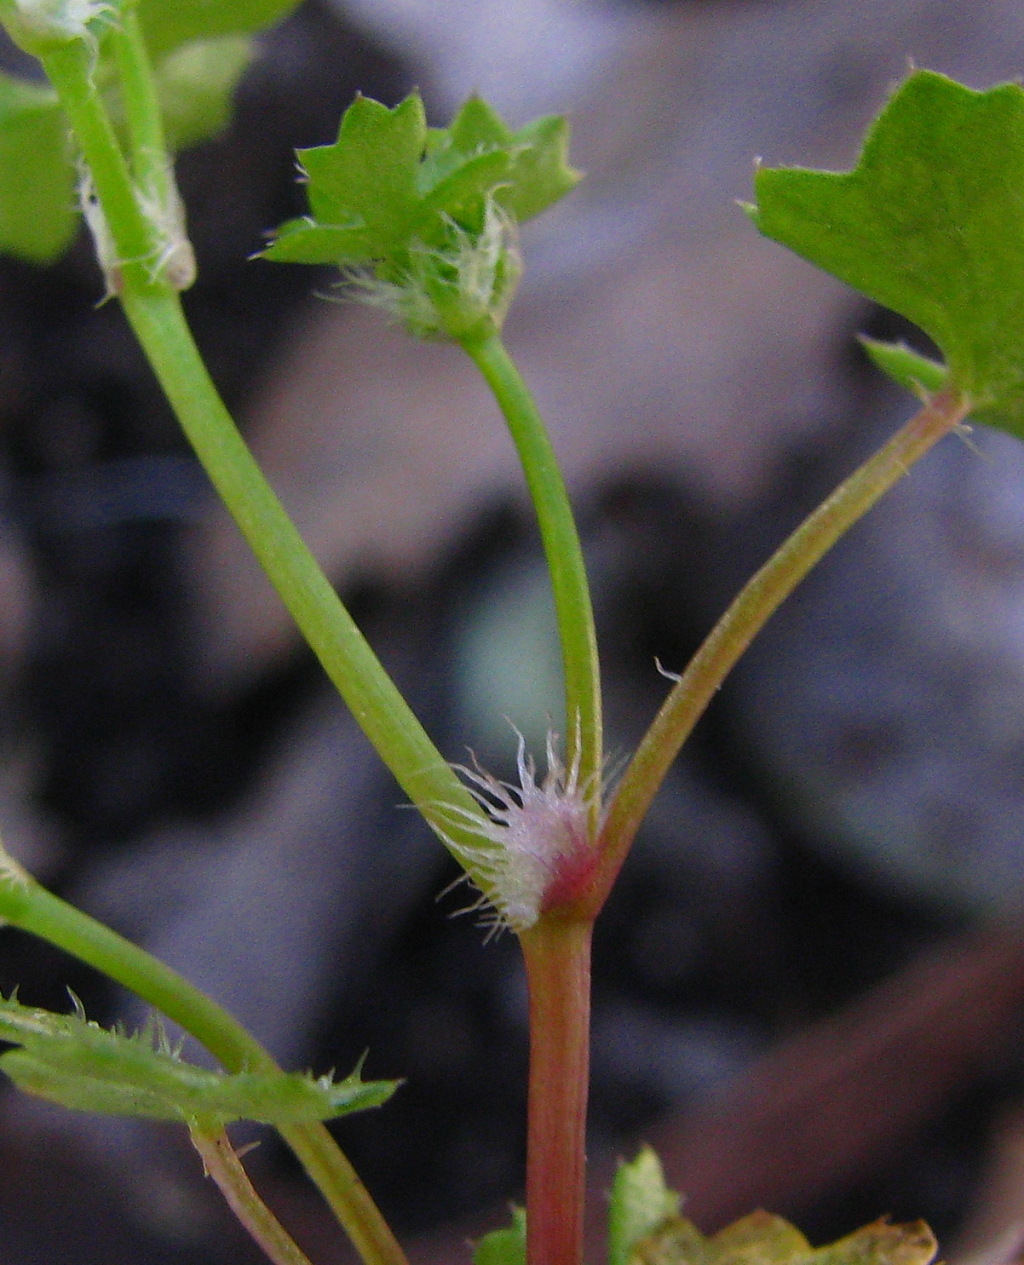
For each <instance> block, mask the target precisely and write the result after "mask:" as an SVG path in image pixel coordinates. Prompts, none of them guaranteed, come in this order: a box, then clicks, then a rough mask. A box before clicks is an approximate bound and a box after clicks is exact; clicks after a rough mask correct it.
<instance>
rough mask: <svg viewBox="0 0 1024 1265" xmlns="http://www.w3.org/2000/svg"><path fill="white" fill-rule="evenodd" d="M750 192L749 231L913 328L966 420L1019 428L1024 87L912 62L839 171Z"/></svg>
mask: <svg viewBox="0 0 1024 1265" xmlns="http://www.w3.org/2000/svg"><path fill="white" fill-rule="evenodd" d="M755 189H756V199H757V201H756V205H754V206H752V207H750V208H748V209H749V213H750V215H751V218H752V219H753V220H754V222H755V223H756V225H757V227H758V228H759V229H760V230H761V232H762V233H764V234H765V235H766V236H768V237H771V238H774V239H775V240H776V241H779V242H781V243H782V244H783V245H785V246H788V247H790V248H791V249H792V250H794V251H796V252H797V253H798V254H800V255H803V256H804V257H805V258H807V259H809V260H810V261H811V262H812V263H815V264H817V265H818V266H819V267H821V268H823V269H824V270H825V271H827V272H830V273H832V274H833V275H834V276H837V277H839V278H840V279H841V280H843V281H845V282H847V283H848V284H849V285H851V286H853V287H854V288H855V289H857V290H860V291H861V292H862V293H863V294H865V295H867V296H868V297H869V298H871V299H874V300H875V301H876V302H878V303H881V304H883V305H884V306H886V307H889V308H892V309H893V310H894V311H896V312H899V313H901V314H902V315H904V316H906V317H907V318H908V319H909V320H911V321H913V322H914V323H915V324H917V325H919V326H920V327H921V329H923V330H924V331H925V332H926V333H927V334H928V335H929V336H930V337H931V339H932V340H933V341H934V342H935V343H936V345H937V346H938V347H939V349H940V350H941V352H942V354H943V356H944V358H945V360H946V363H947V364H948V366H949V383H950V385H951V386H953V387H954V388H956V389H957V390H959V391H960V392H962V393H964V394H965V395H966V396H967V397H968V398H969V399H970V401H971V402H972V412H973V414H974V416H975V417H976V418H977V419H978V420H979V421H985V422H989V423H991V424H993V425H996V426H1000V427H1003V428H1004V429H1006V430H1009V431H1011V432H1012V433H1014V434H1017V435H1018V436H1024V354H1022V348H1024V198H1022V197H1021V189H1024V88H1022V87H1021V86H1020V85H1019V84H1015V83H1010V84H1003V85H1001V86H999V87H995V88H992V89H991V90H989V91H987V92H975V91H973V90H971V89H969V88H965V87H963V86H962V85H961V84H958V83H955V82H954V81H952V80H950V79H947V78H945V77H944V76H943V75H939V74H935V73H934V72H931V71H915V72H914V73H912V74H911V75H910V76H909V77H908V78H907V79H906V80H905V81H904V83H903V84H902V85H901V86H900V87H899V88H898V89H897V90H896V92H895V93H894V94H893V96H892V97H891V98H890V100H889V102H888V104H887V105H886V106H885V108H884V109H883V111H882V112H881V114H880V115H879V117H878V119H877V120H876V121H875V123H874V124H873V125H872V127H871V128H870V130H869V132H868V134H867V137H866V139H865V142H864V146H863V150H862V153H861V156H860V159H859V161H858V163H857V165H856V167H855V168H854V169H853V170H852V171H850V172H844V173H836V172H825V171H808V170H803V169H799V168H777V169H772V168H761V169H760V170H759V171H758V172H757V174H756V177H755ZM893 363H895V362H893V361H892V360H891V358H890V364H889V366H888V367H892V364H893Z"/></svg>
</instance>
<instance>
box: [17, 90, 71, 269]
mask: <svg viewBox="0 0 1024 1265" xmlns="http://www.w3.org/2000/svg"><path fill="white" fill-rule="evenodd" d="M77 223H78V208H77V205H76V202H75V171H74V167H73V166H72V164H71V162H70V156H69V153H68V140H67V124H66V123H65V120H64V114H63V111H62V110H61V108H60V105H59V104H58V102H57V96H56V94H55V93H54V92H53V91H52V89H50V88H48V87H44V86H42V85H40V84H34V83H27V82H25V81H24V80H21V79H16V78H14V77H12V76H11V75H6V74H3V73H2V72H0V251H2V252H4V253H5V254H12V255H18V256H20V257H21V258H22V259H28V260H31V261H32V262H34V263H51V262H52V261H53V260H54V259H56V258H57V257H58V256H59V255H60V254H61V253H62V252H63V251H64V250H65V249H66V248H67V247H68V245H69V244H70V242H71V240H72V238H73V237H74V235H75V230H76V228H77Z"/></svg>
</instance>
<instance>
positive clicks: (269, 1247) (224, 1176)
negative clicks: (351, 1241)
mask: <svg viewBox="0 0 1024 1265" xmlns="http://www.w3.org/2000/svg"><path fill="white" fill-rule="evenodd" d="M189 1134H190V1136H191V1138H192V1145H193V1146H194V1147H195V1148H196V1150H197V1151H198V1152H199V1154H200V1155H201V1156H202V1157H203V1168H204V1169H205V1170H206V1175H207V1177H210V1178H212V1179H213V1181H214V1182H216V1184H217V1187H218V1188H219V1190H220V1192H221V1194H222V1195H223V1196H224V1199H225V1200H226V1201H227V1205H228V1207H229V1208H230V1209H231V1211H232V1212H233V1213H234V1214H235V1216H236V1217H237V1218H238V1219H239V1221H241V1223H242V1225H244V1226H245V1228H246V1229H247V1230H248V1231H249V1233H250V1234H251V1235H252V1237H253V1238H254V1239H255V1240H256V1242H257V1243H258V1244H259V1246H260V1247H261V1248H262V1249H263V1251H264V1252H265V1253H266V1254H267V1256H268V1257H269V1258H270V1259H271V1261H273V1263H274V1265H310V1260H309V1257H308V1256H307V1255H306V1254H305V1252H303V1251H302V1249H301V1248H300V1247H299V1245H298V1244H297V1243H296V1242H295V1240H294V1239H293V1238H292V1237H291V1235H290V1234H289V1233H288V1231H287V1230H286V1229H285V1228H284V1226H283V1225H282V1224H281V1223H280V1221H278V1219H277V1217H275V1216H274V1214H273V1213H272V1212H271V1211H270V1209H269V1208H268V1207H267V1205H266V1204H265V1203H264V1202H263V1200H262V1199H261V1198H260V1196H259V1194H258V1193H257V1191H256V1188H255V1187H254V1186H253V1184H252V1182H251V1181H250V1180H249V1175H248V1173H246V1171H245V1169H244V1168H243V1167H242V1161H241V1160H240V1159H239V1158H238V1155H237V1153H236V1151H235V1149H234V1147H233V1146H232V1145H231V1143H230V1142H229V1141H228V1135H227V1134H226V1133H225V1132H224V1130H223V1129H210V1130H207V1129H204V1128H202V1127H201V1126H199V1125H198V1124H197V1125H190V1126H189Z"/></svg>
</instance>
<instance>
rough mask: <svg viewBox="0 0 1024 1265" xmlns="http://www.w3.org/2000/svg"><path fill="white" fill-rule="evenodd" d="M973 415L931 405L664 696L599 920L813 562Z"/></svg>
mask: <svg viewBox="0 0 1024 1265" xmlns="http://www.w3.org/2000/svg"><path fill="white" fill-rule="evenodd" d="M969 411H970V405H969V401H967V400H965V399H964V398H963V397H961V396H960V395H958V394H953V393H946V392H944V393H942V394H940V395H937V396H935V397H934V398H933V399H931V400H929V401H928V403H927V404H925V405H924V407H923V408H921V409H920V410H919V411H918V412H917V413H915V414H914V416H913V417H912V418H911V419H910V421H909V422H907V423H906V425H904V426H903V427H902V428H901V429H900V430H899V431H897V433H896V434H895V435H894V436H893V438H892V439H890V440H889V442H888V443H886V444H884V445H883V446H882V447H881V448H880V449H879V450H878V451H877V452H876V453H875V454H874V455H873V456H872V457H870V458H868V460H867V461H866V462H865V463H864V464H863V465H862V466H860V468H859V469H857V470H856V471H854V473H853V474H852V475H850V477H849V478H848V479H846V480H845V482H843V483H841V484H840V485H839V487H838V488H836V490H835V491H834V492H833V493H832V495H831V496H829V497H828V499H827V500H825V501H824V502H822V504H821V505H819V506H818V508H817V509H816V510H814V511H813V513H811V514H810V516H809V517H808V518H806V519H805V520H804V522H803V523H802V524H801V525H800V526H799V527H798V528H797V529H796V531H795V532H793V534H792V535H791V536H790V537H789V538H788V540H786V541H785V543H784V544H783V545H782V546H781V547H780V548H779V549H778V550H777V551H776V552H775V553H774V554H773V555H772V557H771V558H770V559H769V560H768V561H767V562H766V563H765V564H764V566H763V567H762V568H761V569H760V570H759V571H758V572H757V573H756V574H755V575H754V576H753V578H752V579H750V580H749V581H748V582H747V583H746V585H745V586H744V587H743V588H742V589H741V590H740V593H739V595H738V596H737V597H736V598H735V599H734V601H733V603H732V605H731V606H730V607H729V608H728V610H727V611H726V612H725V614H724V615H723V616H722V617H721V619H720V620H719V621H718V623H717V624H716V625H715V626H714V628H713V629H712V630H711V632H710V633H709V634H708V636H707V638H706V639H705V641H704V643H703V645H702V646H701V647H700V649H699V650H698V651H697V653H696V655H694V657H693V659H692V660H691V661H690V663H689V665H688V667H687V668H686V671H685V672H684V673H683V675H682V676H681V677H680V679H679V681H678V683H677V684H676V685H675V686H674V688H673V689H672V691H671V693H670V694H669V696H668V698H666V700H665V702H664V704H663V705H662V708H661V710H660V711H659V712H658V714H657V716H656V717H655V719H654V723H653V724H652V725H651V727H650V729H649V730H648V731H647V733H646V735H645V736H644V739H643V741H642V742H641V744H640V746H639V748H638V749H637V751H636V754H635V755H634V756H633V759H632V760H631V761H630V763H629V766H628V768H627V769H626V771H625V773H624V774H623V777H622V780H621V781H620V782H619V785H618V787H617V789H616V792H615V795H614V796H613V798H612V800H611V803H610V804H609V807H608V812H607V815H606V817H605V821H604V825H603V828H602V831H601V848H600V850H601V860H600V866H599V872H598V877H597V879H596V881H595V884H594V886H593V888H592V890H591V891H590V892H589V893H588V895H587V897H586V899H585V901H584V902H583V908H584V909H585V910H586V911H588V912H590V914H591V915H592V916H596V914H597V911H598V910H599V909H600V908H601V906H602V905H603V903H604V901H605V899H606V898H607V895H608V892H609V891H610V890H611V887H612V884H613V883H614V881H615V878H616V875H617V874H618V871H619V869H620V868H621V866H622V862H623V861H624V860H625V857H626V854H627V853H628V851H629V849H630V846H631V845H632V842H633V838H634V836H635V835H636V832H637V829H638V828H639V826H640V823H641V822H642V821H643V819H644V817H645V816H646V814H647V810H648V808H649V807H650V804H651V801H652V800H653V798H654V796H655V794H656V793H657V790H658V788H659V787H660V786H661V783H662V781H663V779H664V777H665V774H666V773H667V772H668V770H669V767H670V766H671V764H672V762H673V760H675V758H676V756H677V755H678V754H679V749H680V747H681V746H682V745H683V743H684V742H685V740H686V739H687V738H688V737H689V735H690V733H691V731H692V729H693V727H694V725H695V724H696V723H697V721H698V720H699V719H700V717H701V716H702V715H703V713H704V709H705V708H706V707H707V705H708V703H709V702H710V701H711V699H712V698H713V697H714V694H715V691H716V690H717V689H718V688H719V686H720V685H721V684H722V682H723V680H724V679H725V677H726V675H727V674H728V673H729V671H730V669H731V668H732V666H733V665H734V664H735V663H736V661H737V659H739V657H740V656H741V655H742V654H743V652H744V651H745V650H746V648H747V646H749V645H750V643H751V641H752V640H753V639H754V637H755V636H756V635H757V633H758V632H759V631H760V630H761V629H762V628H763V627H764V625H765V624H766V623H767V621H768V619H769V618H770V617H771V615H772V614H773V613H774V612H775V611H776V610H777V609H778V607H779V605H780V604H781V603H782V601H783V600H784V599H785V598H786V597H787V596H788V595H789V594H790V593H791V592H792V591H793V589H794V588H796V586H797V584H799V582H800V581H801V580H802V579H803V578H804V576H805V575H806V574H807V573H808V571H810V570H811V568H812V567H813V566H814V565H815V563H816V562H817V561H818V560H819V559H820V558H821V557H822V556H823V555H824V554H825V553H826V552H827V551H828V550H829V549H830V548H831V547H832V545H834V544H835V542H836V541H837V540H838V539H839V537H840V536H842V535H843V533H844V532H846V531H847V530H848V529H849V528H850V527H851V526H852V525H853V524H854V523H855V522H856V521H857V519H859V518H860V517H861V516H862V515H863V514H865V513H867V511H868V510H869V509H870V508H871V507H872V506H873V505H874V504H875V502H876V501H878V499H879V498H880V497H881V496H882V495H883V494H884V493H885V492H887V491H888V490H889V488H891V487H892V486H893V484H894V483H897V482H898V481H899V480H900V479H901V478H902V477H903V475H904V474H906V473H907V471H908V470H909V468H910V467H911V466H912V465H913V464H914V462H915V461H917V460H918V459H919V458H921V457H923V456H924V454H925V453H926V452H928V451H929V449H930V448H931V447H932V446H933V445H934V444H935V443H937V442H938V440H940V439H941V438H942V437H943V436H944V435H947V434H948V433H949V432H950V431H951V430H953V429H954V428H955V427H956V426H958V425H959V424H960V423H961V422H962V421H963V420H964V418H965V417H966V416H967V414H968V412H969Z"/></svg>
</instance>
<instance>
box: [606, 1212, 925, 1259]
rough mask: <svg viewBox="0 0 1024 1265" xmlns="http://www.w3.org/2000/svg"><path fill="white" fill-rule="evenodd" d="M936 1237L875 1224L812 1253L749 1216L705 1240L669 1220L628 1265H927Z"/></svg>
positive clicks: (772, 1219)
mask: <svg viewBox="0 0 1024 1265" xmlns="http://www.w3.org/2000/svg"><path fill="white" fill-rule="evenodd" d="M935 1252H936V1243H935V1237H934V1235H933V1234H932V1232H931V1231H930V1230H929V1229H928V1227H927V1226H926V1225H925V1224H924V1222H923V1221H915V1222H912V1223H910V1224H909V1225H890V1224H889V1223H888V1222H887V1221H876V1222H874V1223H873V1224H872V1225H868V1226H865V1227H864V1228H863V1229H861V1230H857V1231H856V1232H855V1233H853V1234H850V1235H847V1236H846V1237H845V1238H843V1239H839V1240H838V1241H837V1242H835V1243H830V1244H828V1245H827V1246H826V1247H820V1248H812V1247H811V1246H810V1244H809V1243H808V1242H807V1240H806V1239H805V1238H804V1236H803V1235H802V1234H801V1233H800V1231H799V1230H797V1229H796V1228H795V1227H794V1226H792V1225H790V1224H789V1222H788V1221H784V1220H783V1219H782V1218H781V1217H776V1216H772V1214H771V1213H768V1212H754V1213H751V1215H750V1216H747V1217H743V1218H742V1219H741V1220H739V1221H735V1222H733V1224H732V1225H729V1226H726V1227H725V1229H724V1230H720V1231H719V1232H718V1233H717V1234H714V1235H710V1236H705V1235H703V1234H701V1233H700V1231H699V1230H698V1229H697V1228H696V1226H694V1225H693V1224H692V1223H691V1222H689V1221H687V1220H686V1219H685V1218H683V1217H673V1218H670V1219H669V1220H668V1221H665V1222H663V1223H662V1224H661V1226H660V1227H659V1228H658V1229H657V1230H655V1231H654V1232H653V1233H652V1234H649V1235H648V1236H647V1237H645V1238H642V1239H640V1240H639V1241H638V1242H637V1243H636V1244H635V1245H634V1247H633V1250H632V1252H631V1254H630V1257H629V1262H630V1265H930V1262H931V1261H932V1260H933V1258H934V1256H935Z"/></svg>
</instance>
